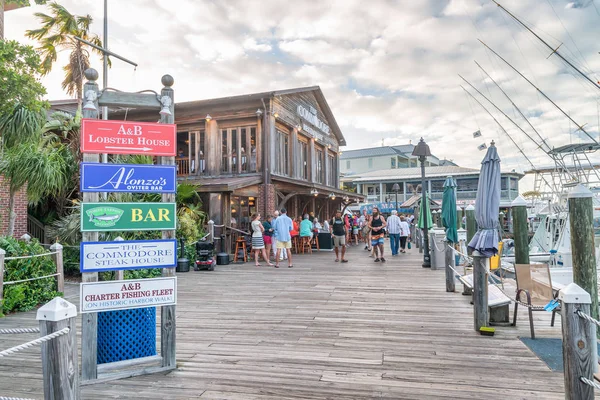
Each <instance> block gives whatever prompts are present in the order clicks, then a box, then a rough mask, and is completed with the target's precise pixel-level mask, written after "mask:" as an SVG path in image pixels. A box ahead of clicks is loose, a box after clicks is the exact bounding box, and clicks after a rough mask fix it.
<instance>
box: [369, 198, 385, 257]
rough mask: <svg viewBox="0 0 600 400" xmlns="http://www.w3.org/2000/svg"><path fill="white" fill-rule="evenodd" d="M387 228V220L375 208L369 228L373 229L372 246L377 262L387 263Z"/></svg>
mask: <svg viewBox="0 0 600 400" xmlns="http://www.w3.org/2000/svg"><path fill="white" fill-rule="evenodd" d="M386 226H387V224H386V222H385V218H383V216H382V215H381V214H379V209H378V208H377V207H373V217H372V218H371V221H369V227H370V228H371V246H372V247H373V251H374V252H375V262H380V261H381V262H385V258H383V243H384V238H385V227H386Z"/></svg>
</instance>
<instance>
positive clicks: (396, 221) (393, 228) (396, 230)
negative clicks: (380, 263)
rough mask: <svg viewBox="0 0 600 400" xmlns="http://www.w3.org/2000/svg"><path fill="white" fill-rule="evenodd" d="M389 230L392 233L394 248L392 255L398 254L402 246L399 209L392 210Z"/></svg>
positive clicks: (391, 245) (392, 247)
mask: <svg viewBox="0 0 600 400" xmlns="http://www.w3.org/2000/svg"><path fill="white" fill-rule="evenodd" d="M386 222H387V231H388V233H389V234H390V247H391V249H392V256H397V255H398V250H399V247H400V232H401V229H400V218H399V217H398V211H396V210H392V215H390V216H389V217H388V219H387V221H386Z"/></svg>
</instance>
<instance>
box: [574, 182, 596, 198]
mask: <svg viewBox="0 0 600 400" xmlns="http://www.w3.org/2000/svg"><path fill="white" fill-rule="evenodd" d="M593 196H594V195H593V194H592V191H591V190H590V189H588V188H586V187H585V186H583V185H582V184H579V185H577V186H575V187H574V188H573V190H571V191H570V192H569V196H568V198H569V199H580V198H586V197H593Z"/></svg>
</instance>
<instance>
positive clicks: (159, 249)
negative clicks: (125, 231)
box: [79, 239, 177, 272]
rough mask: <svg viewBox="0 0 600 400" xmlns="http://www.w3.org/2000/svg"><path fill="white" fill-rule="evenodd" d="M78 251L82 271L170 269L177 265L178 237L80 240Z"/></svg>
mask: <svg viewBox="0 0 600 400" xmlns="http://www.w3.org/2000/svg"><path fill="white" fill-rule="evenodd" d="M79 254H80V255H81V257H80V258H81V260H80V262H79V270H80V271H81V272H102V271H118V270H125V269H147V268H173V267H175V266H177V240H176V239H161V240H121V241H114V242H81V244H80V253H79Z"/></svg>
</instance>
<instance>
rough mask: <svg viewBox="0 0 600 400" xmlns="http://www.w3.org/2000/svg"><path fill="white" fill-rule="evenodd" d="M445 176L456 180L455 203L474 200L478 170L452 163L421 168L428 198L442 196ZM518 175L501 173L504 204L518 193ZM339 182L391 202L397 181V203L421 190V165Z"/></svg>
mask: <svg viewBox="0 0 600 400" xmlns="http://www.w3.org/2000/svg"><path fill="white" fill-rule="evenodd" d="M369 150H370V149H369ZM344 154H345V153H344ZM428 158H429V157H428ZM432 158H433V162H439V160H437V159H436V158H434V157H432ZM413 165H414V164H413ZM448 176H452V177H454V179H456V182H457V203H458V204H459V205H467V204H473V203H475V197H476V195H477V184H478V182H479V170H477V169H473V168H464V167H458V166H456V165H443V166H440V165H431V166H427V167H425V177H426V185H427V190H428V192H429V193H430V194H431V198H432V199H433V200H438V201H439V200H441V199H442V194H443V192H444V181H445V180H446V177H448ZM522 177H523V174H520V173H518V172H514V171H511V172H503V173H502V178H501V205H503V206H507V205H508V204H509V203H510V202H511V201H512V200H514V199H515V198H516V197H517V196H518V195H519V180H520V179H521V178H522ZM341 182H342V183H343V184H344V188H345V189H347V190H351V191H356V193H358V194H362V195H365V196H366V197H367V202H369V203H389V202H395V200H396V192H394V191H393V190H392V187H393V186H394V184H395V183H397V184H398V185H399V187H400V188H399V190H398V203H399V204H400V203H403V202H404V201H406V200H408V199H409V198H410V197H411V196H413V195H414V194H416V193H420V192H421V168H420V167H414V166H413V167H404V168H396V169H380V170H376V171H368V172H364V173H357V174H353V175H346V176H342V177H341Z"/></svg>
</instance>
